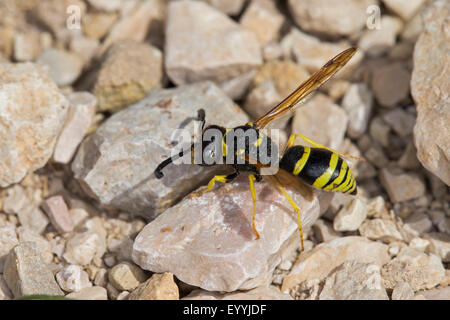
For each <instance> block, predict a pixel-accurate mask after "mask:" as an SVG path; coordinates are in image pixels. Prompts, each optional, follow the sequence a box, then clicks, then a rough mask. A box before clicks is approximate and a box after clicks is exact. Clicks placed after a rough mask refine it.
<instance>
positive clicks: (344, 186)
mask: <svg viewBox="0 0 450 320" xmlns="http://www.w3.org/2000/svg"><path fill="white" fill-rule="evenodd" d="M347 170H348V172H347V178H346V179H345V181H344V182H343V183H341V184H340V185H338V186H337V187H336V188H334V189H333V191H340V192H344V190H346V189H347V188H348V187H349V183H351V180H352V179H353V174H352V172H351V171H350V168H348V169H347Z"/></svg>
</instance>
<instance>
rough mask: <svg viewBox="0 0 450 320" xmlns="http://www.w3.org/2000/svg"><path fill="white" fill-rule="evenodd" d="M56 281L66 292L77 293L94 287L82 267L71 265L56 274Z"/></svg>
mask: <svg viewBox="0 0 450 320" xmlns="http://www.w3.org/2000/svg"><path fill="white" fill-rule="evenodd" d="M56 281H58V284H59V286H60V287H61V289H63V290H64V291H66V292H77V291H80V290H82V289H84V288H88V287H92V283H91V282H90V281H89V276H88V274H87V272H86V271H84V270H83V269H81V267H80V266H77V265H74V264H71V265H69V266H67V267H65V268H63V269H62V270H61V271H59V272H58V273H57V274H56Z"/></svg>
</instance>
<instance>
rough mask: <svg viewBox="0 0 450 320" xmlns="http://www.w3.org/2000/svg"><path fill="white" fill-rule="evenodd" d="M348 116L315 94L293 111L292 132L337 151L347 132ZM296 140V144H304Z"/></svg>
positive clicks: (326, 98)
mask: <svg viewBox="0 0 450 320" xmlns="http://www.w3.org/2000/svg"><path fill="white" fill-rule="evenodd" d="M347 123H348V116H347V114H346V112H345V111H344V110H342V108H340V107H339V106H338V105H336V104H335V103H333V101H332V100H331V99H330V98H328V97H327V96H325V95H323V94H316V95H315V96H314V97H313V98H311V99H310V100H309V101H307V102H306V103H305V104H304V105H303V106H302V107H301V108H299V109H297V111H295V116H294V119H293V121H292V132H295V133H300V134H303V135H304V136H306V137H308V138H310V139H312V140H314V141H316V142H318V143H321V144H323V145H325V146H327V147H329V148H332V149H337V150H339V147H340V146H341V144H342V142H343V141H344V135H345V131H346V130H347ZM305 143H306V142H304V141H303V140H300V139H299V140H297V144H303V145H304V144H305Z"/></svg>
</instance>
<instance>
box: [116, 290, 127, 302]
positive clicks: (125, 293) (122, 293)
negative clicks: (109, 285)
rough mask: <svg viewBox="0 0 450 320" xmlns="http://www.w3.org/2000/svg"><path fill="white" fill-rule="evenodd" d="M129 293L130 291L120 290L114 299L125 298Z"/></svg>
mask: <svg viewBox="0 0 450 320" xmlns="http://www.w3.org/2000/svg"><path fill="white" fill-rule="evenodd" d="M129 294H130V293H129V292H128V291H122V292H121V293H119V295H118V296H117V298H116V300H126V299H127V297H128V295H129Z"/></svg>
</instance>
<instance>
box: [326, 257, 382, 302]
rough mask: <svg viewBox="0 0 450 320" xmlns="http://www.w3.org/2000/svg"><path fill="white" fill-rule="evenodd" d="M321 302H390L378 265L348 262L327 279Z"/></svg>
mask: <svg viewBox="0 0 450 320" xmlns="http://www.w3.org/2000/svg"><path fill="white" fill-rule="evenodd" d="M319 300H389V298H388V296H387V293H386V289H385V288H384V287H383V284H382V281H381V274H380V267H379V266H377V265H376V264H369V263H361V262H358V261H346V262H344V263H343V264H342V265H340V266H339V267H337V268H336V269H334V271H333V272H332V273H331V274H330V275H329V276H328V277H327V278H326V280H325V284H324V287H323V289H322V291H321V293H320V297H319Z"/></svg>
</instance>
